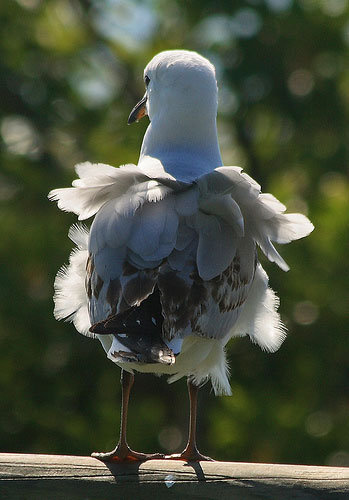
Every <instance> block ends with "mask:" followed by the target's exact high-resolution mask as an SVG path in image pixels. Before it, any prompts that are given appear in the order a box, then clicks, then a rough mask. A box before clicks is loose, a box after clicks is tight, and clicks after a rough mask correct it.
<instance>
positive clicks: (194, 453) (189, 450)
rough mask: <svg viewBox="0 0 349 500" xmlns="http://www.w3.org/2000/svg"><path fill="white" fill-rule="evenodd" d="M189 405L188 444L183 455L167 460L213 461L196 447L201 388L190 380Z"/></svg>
mask: <svg viewBox="0 0 349 500" xmlns="http://www.w3.org/2000/svg"><path fill="white" fill-rule="evenodd" d="M187 385H188V394H189V403H190V416H189V435H188V443H187V445H186V447H185V448H184V450H183V451H182V453H175V454H173V455H168V456H166V458H170V459H174V460H185V461H187V462H199V461H200V460H213V459H212V458H210V457H205V455H201V453H200V452H199V450H198V449H197V446H196V417H197V407H198V404H197V403H198V392H199V386H197V385H195V384H193V383H192V382H191V381H190V380H189V378H188V380H187Z"/></svg>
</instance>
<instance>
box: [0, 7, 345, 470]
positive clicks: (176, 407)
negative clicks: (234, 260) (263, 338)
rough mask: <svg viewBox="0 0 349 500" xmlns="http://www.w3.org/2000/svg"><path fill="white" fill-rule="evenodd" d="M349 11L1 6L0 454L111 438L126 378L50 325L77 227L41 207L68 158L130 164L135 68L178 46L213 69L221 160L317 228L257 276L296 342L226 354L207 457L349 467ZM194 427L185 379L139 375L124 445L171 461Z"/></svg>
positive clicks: (203, 443) (67, 177) (88, 345)
mask: <svg viewBox="0 0 349 500" xmlns="http://www.w3.org/2000/svg"><path fill="white" fill-rule="evenodd" d="M348 14H349V6H348V2H347V1H346V0H342V1H334V0H331V1H330V0H327V1H325V0H321V1H320V0H319V1H315V0H248V1H242V0H238V1H236V2H230V1H229V2H228V1H221V2H219V3H218V2H216V1H215V2H212V1H211V0H203V1H201V2H190V1H180V0H178V1H175V0H169V1H166V2H163V1H155V0H147V1H145V2H138V1H136V0H132V1H126V0H114V1H111V0H110V1H107V0H101V1H92V0H91V1H84V0H71V1H69V0H47V1H43V0H3V1H2V2H1V4H0V29H1V38H0V52H1V61H0V69H1V81H0V96H1V122H0V134H1V136H0V139H1V142H2V152H1V160H0V169H1V170H0V204H1V214H2V215H1V219H0V230H1V235H2V238H1V242H0V259H1V263H2V264H1V267H0V314H1V323H0V325H1V326H0V357H1V370H0V391H1V398H0V447H1V450H2V451H22V452H40V453H65V454H74V453H75V454H87V453H89V452H91V451H92V450H93V449H95V448H100V449H103V448H106V449H107V448H111V447H112V446H113V445H114V444H115V441H116V439H117V433H118V412H119V405H120V403H119V396H120V391H119V384H118V378H119V372H118V369H117V368H116V367H115V366H114V365H113V364H112V363H110V362H109V361H107V360H106V358H105V356H104V353H103V351H102V348H101V346H100V345H99V344H98V343H97V342H94V341H92V340H89V339H86V338H84V337H81V336H79V335H77V334H76V333H75V332H74V328H73V327H72V326H68V325H64V324H62V323H57V322H56V321H55V320H54V318H53V316H52V308H53V306H52V293H53V290H52V284H53V280H54V276H55V273H56V271H57V269H58V268H59V267H60V266H61V265H62V264H63V263H64V262H66V261H67V258H68V254H69V252H70V247H71V243H70V242H69V240H68V239H67V230H68V227H69V226H70V225H71V223H72V222H73V221H74V217H72V216H71V215H69V214H62V213H59V211H58V210H57V207H55V206H54V205H53V204H50V203H49V202H48V200H47V198H46V195H47V192H48V191H49V190H50V189H52V188H55V187H63V186H68V185H69V184H70V182H71V180H72V179H73V178H74V172H73V166H74V164H75V163H77V162H78V161H82V160H87V159H88V160H91V161H95V162H104V163H109V164H113V165H120V164H123V163H127V162H133V163H135V162H137V158H138V152H139V149H140V144H141V140H142V137H143V133H144V130H145V127H146V123H143V122H142V123H140V124H139V125H137V126H132V127H127V126H126V121H127V116H128V113H129V111H130V109H131V108H132V107H133V105H134V104H135V103H136V102H137V100H138V99H139V97H140V96H141V95H142V93H143V83H142V78H141V75H142V70H143V67H144V65H145V64H146V63H147V62H148V60H149V59H150V58H151V57H152V56H153V55H154V54H155V53H156V52H158V51H160V50H163V49H169V48H188V49H193V50H197V51H199V52H201V53H202V54H203V55H205V56H207V57H209V58H210V59H211V60H212V62H214V64H215V65H216V67H217V73H218V78H219V84H220V105H219V133H220V140H221V148H222V154H223V157H224V162H225V164H226V165H234V164H239V165H241V166H243V167H244V168H245V170H246V171H247V172H249V173H250V174H251V175H252V176H254V177H255V178H256V179H257V180H258V181H259V182H260V183H261V184H262V186H263V189H264V191H272V192H273V193H274V194H275V195H276V196H278V197H279V198H280V199H281V200H282V201H283V202H285V203H286V204H287V205H288V207H289V209H290V210H297V211H301V212H303V213H307V214H309V216H310V218H311V220H312V221H313V222H314V224H315V226H316V230H315V232H314V233H313V234H312V235H311V236H310V237H309V238H307V239H306V240H304V241H300V242H296V243H293V244H292V245H290V246H288V247H285V248H283V249H282V253H283V255H284V256H285V258H286V260H287V261H288V263H289V264H290V266H291V271H290V273H288V274H284V273H282V272H281V271H280V270H279V269H276V268H275V267H274V266H272V265H270V264H268V263H265V265H266V268H267V271H268V273H269V274H270V278H271V285H272V287H273V288H275V289H276V290H277V291H278V293H279V295H280V297H281V308H280V311H281V314H282V317H283V319H284V321H285V322H286V324H287V326H288V328H289V332H290V333H289V337H288V339H287V341H286V342H285V344H284V345H283V346H282V348H281V349H280V351H279V352H277V353H276V354H273V355H270V354H266V353H263V352H262V351H261V350H260V349H259V348H257V347H256V346H253V345H251V344H250V343H249V342H248V340H247V339H238V340H235V341H233V342H231V343H230V345H229V358H230V363H231V371H232V377H231V380H232V388H233V393H234V395H233V397H231V398H230V397H222V398H214V396H213V395H212V393H210V389H209V387H208V386H207V387H205V388H203V389H202V391H201V401H200V409H201V411H200V412H199V418H200V423H199V443H200V447H201V449H202V451H203V452H204V453H208V454H210V455H211V456H214V457H216V458H219V459H225V460H243V461H248V460H256V461H279V462H298V463H314V464H347V465H348V464H349V450H348V447H349V442H348V437H349V428H348V422H349V419H348V416H349V399H348V391H347V389H348V371H347V366H348V365H347V360H348V354H349V353H348V345H349V344H348V339H347V334H348V299H349V296H348V285H347V281H348V273H349V268H348V208H349V207H348V205H349V201H348V200H349V197H348V193H349V189H348V188H349V183H348V178H347V169H348V144H349V143H348V122H349V98H348V96H349V69H348V63H347V61H348V56H349V54H348V53H349V24H348ZM144 122H145V120H144ZM186 421H187V396H186V388H185V384H184V382H183V381H181V382H178V383H177V384H175V385H172V386H167V384H166V381H165V379H159V378H156V377H154V376H150V375H149V376H148V375H142V376H137V378H136V384H135V389H134V393H133V398H132V401H131V405H130V421H129V429H130V432H129V441H130V443H131V444H132V445H133V446H134V447H135V448H138V449H141V450H142V451H156V450H159V449H161V448H162V449H163V450H164V451H166V452H167V451H174V449H173V448H177V449H178V448H180V447H181V446H182V445H183V442H184V440H185V435H186Z"/></svg>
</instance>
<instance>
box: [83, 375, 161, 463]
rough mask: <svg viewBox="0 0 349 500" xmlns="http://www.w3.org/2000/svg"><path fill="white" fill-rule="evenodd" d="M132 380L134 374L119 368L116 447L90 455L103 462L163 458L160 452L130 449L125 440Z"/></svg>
mask: <svg viewBox="0 0 349 500" xmlns="http://www.w3.org/2000/svg"><path fill="white" fill-rule="evenodd" d="M133 382H134V375H133V374H132V373H129V372H127V371H125V370H121V389H122V403H121V423H120V438H119V442H118V444H117V446H116V448H115V449H114V450H113V451H109V452H106V453H98V452H94V453H92V454H91V456H92V457H94V458H98V459H99V460H103V461H104V462H137V461H143V460H150V459H156V458H163V455H161V454H160V453H154V454H150V453H149V454H148V453H138V452H137V451H133V450H131V448H130V447H129V446H128V444H127V441H126V429H127V412H128V402H129V398H130V392H131V388H132V386H133Z"/></svg>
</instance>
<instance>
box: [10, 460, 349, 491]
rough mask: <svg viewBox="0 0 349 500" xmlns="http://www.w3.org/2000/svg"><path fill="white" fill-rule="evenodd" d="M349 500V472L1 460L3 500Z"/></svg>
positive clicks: (256, 466)
mask: <svg viewBox="0 0 349 500" xmlns="http://www.w3.org/2000/svg"><path fill="white" fill-rule="evenodd" d="M163 498H164V499H167V498H169V499H177V500H182V499H188V500H189V499H217V500H225V499H227V500H228V499H229V500H258V499H263V500H286V499H299V500H313V499H317V500H327V499H337V498H338V499H339V498H340V499H343V500H344V499H345V500H347V499H349V468H345V467H316V466H305V465H275V464H253V463H235V462H200V463H186V462H180V461H175V460H150V461H148V462H143V463H133V464H104V463H102V462H100V461H98V460H96V459H93V458H90V457H75V456H61V455H23V454H12V453H3V454H0V499H1V500H51V499H53V500H77V499H79V500H111V499H113V500H116V499H117V500H133V499H141V500H143V499H151V500H162V499H163Z"/></svg>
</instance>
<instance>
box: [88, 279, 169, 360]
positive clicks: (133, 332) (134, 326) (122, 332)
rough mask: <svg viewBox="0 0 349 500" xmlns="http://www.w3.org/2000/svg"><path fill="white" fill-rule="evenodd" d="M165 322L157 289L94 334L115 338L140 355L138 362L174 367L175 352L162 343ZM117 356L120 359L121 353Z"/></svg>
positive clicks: (93, 329)
mask: <svg viewBox="0 0 349 500" xmlns="http://www.w3.org/2000/svg"><path fill="white" fill-rule="evenodd" d="M163 320H164V318H163V316H162V309H161V304H160V294H159V290H158V289H157V288H156V289H155V290H154V292H153V293H152V294H151V295H149V297H148V298H147V299H145V300H143V302H142V303H141V304H140V305H139V306H133V307H130V308H128V309H127V310H126V311H124V312H122V313H120V314H115V315H112V316H109V317H108V318H107V319H106V320H104V321H100V322H98V323H95V324H94V325H92V327H91V328H90V331H91V332H93V333H97V334H99V335H105V334H107V335H110V334H111V335H115V336H116V337H117V339H118V341H119V342H120V343H121V344H123V345H124V346H125V347H127V348H128V349H130V350H131V351H132V354H133V355H136V357H137V361H138V362H141V363H164V364H173V363H174V362H175V356H174V354H173V351H172V350H171V349H170V348H169V347H167V345H166V344H165V342H164V341H163V340H162V324H163ZM115 355H116V357H117V356H118V355H120V353H115ZM122 357H125V356H124V355H123V356H122Z"/></svg>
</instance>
